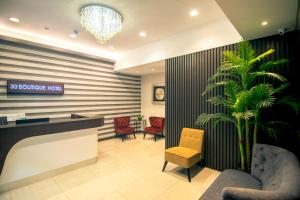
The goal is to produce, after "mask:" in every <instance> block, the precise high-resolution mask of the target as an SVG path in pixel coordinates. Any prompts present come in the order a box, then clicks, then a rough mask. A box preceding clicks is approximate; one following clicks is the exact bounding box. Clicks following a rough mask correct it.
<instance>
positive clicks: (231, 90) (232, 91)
mask: <svg viewBox="0 0 300 200" xmlns="http://www.w3.org/2000/svg"><path fill="white" fill-rule="evenodd" d="M241 91H242V87H241V86H240V84H239V83H238V82H236V81H228V82H227V84H226V86H225V87H224V95H225V96H226V97H227V99H228V100H229V101H230V102H232V104H234V102H235V101H236V98H237V94H238V93H240V92H241Z"/></svg>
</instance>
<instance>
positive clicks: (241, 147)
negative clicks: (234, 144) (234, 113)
mask: <svg viewBox="0 0 300 200" xmlns="http://www.w3.org/2000/svg"><path fill="white" fill-rule="evenodd" d="M237 129H238V139H239V147H240V156H241V168H242V170H245V152H244V142H243V132H242V125H241V119H237Z"/></svg>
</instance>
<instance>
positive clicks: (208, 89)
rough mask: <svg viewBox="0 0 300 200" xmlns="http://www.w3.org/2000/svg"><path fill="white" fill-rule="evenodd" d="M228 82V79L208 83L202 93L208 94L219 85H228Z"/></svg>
mask: <svg viewBox="0 0 300 200" xmlns="http://www.w3.org/2000/svg"><path fill="white" fill-rule="evenodd" d="M227 83H228V81H220V82H216V83H212V84H209V85H207V86H206V87H205V90H204V92H203V93H202V96H204V95H206V94H207V93H208V92H210V91H211V90H214V89H216V88H218V87H223V86H225V85H227Z"/></svg>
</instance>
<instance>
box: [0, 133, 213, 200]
mask: <svg viewBox="0 0 300 200" xmlns="http://www.w3.org/2000/svg"><path fill="white" fill-rule="evenodd" d="M147 137H148V138H146V139H145V140H143V138H142V135H138V136H137V139H136V140H134V139H128V140H125V141H124V142H121V140H119V139H112V140H107V141H102V142H99V156H98V158H99V159H98V162H97V163H96V164H94V165H90V166H87V167H84V168H80V169H77V170H74V171H70V172H67V173H64V174H61V175H58V176H56V177H53V178H49V179H46V180H43V181H40V182H38V183H35V184H32V185H28V186H25V187H22V188H19V189H15V190H12V191H10V192H8V193H4V194H0V200H96V199H97V200H129V199H132V200H150V199H155V200H163V199H165V200H176V199H179V200H182V199H184V200H189V199H191V200H194V199H195V200H196V199H198V198H199V197H200V196H201V194H202V193H203V192H204V191H205V190H206V188H207V187H208V186H209V185H210V184H211V183H212V182H213V181H214V180H215V178H216V177H217V176H218V175H219V172H217V171H215V170H212V169H208V168H204V169H202V170H201V169H200V168H199V167H193V168H192V171H191V173H192V177H193V178H192V182H191V183H189V182H188V181H187V178H186V174H185V171H184V170H182V169H181V168H179V167H177V166H176V165H173V164H170V163H169V164H168V165H167V168H166V172H164V173H163V172H161V169H162V165H163V162H164V160H163V155H164V154H163V152H164V139H160V140H158V141H157V142H156V143H155V142H154V140H153V138H152V137H151V136H147Z"/></svg>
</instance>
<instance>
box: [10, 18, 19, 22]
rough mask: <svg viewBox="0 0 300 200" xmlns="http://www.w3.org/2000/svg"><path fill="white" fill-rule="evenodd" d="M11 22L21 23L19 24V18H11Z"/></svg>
mask: <svg viewBox="0 0 300 200" xmlns="http://www.w3.org/2000/svg"><path fill="white" fill-rule="evenodd" d="M9 21H11V22H16V23H19V22H20V20H19V19H18V18H15V17H10V18H9Z"/></svg>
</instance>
